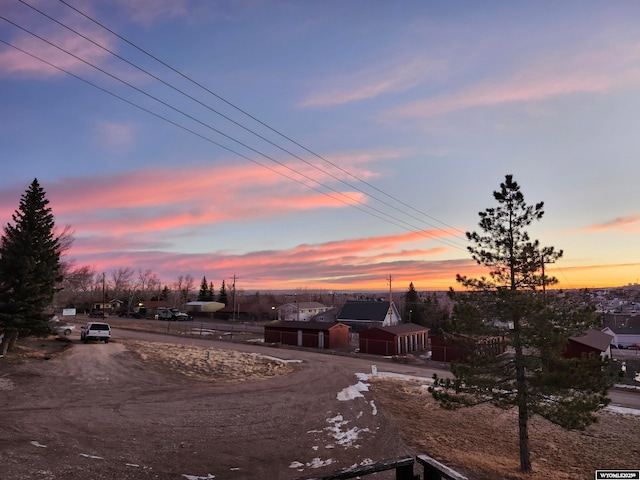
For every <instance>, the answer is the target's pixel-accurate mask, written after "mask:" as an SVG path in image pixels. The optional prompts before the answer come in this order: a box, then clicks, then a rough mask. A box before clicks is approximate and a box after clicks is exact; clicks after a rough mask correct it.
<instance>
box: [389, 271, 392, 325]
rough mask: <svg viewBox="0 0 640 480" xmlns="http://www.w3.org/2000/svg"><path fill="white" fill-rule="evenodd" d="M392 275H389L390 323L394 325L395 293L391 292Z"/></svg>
mask: <svg viewBox="0 0 640 480" xmlns="http://www.w3.org/2000/svg"><path fill="white" fill-rule="evenodd" d="M391 280H392V278H391V275H389V325H390V326H391V325H393V295H392V293H391Z"/></svg>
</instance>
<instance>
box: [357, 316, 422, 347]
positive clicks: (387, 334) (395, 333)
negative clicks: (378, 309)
mask: <svg viewBox="0 0 640 480" xmlns="http://www.w3.org/2000/svg"><path fill="white" fill-rule="evenodd" d="M358 335H359V345H360V353H371V354H374V355H406V354H407V353H411V352H417V351H420V350H426V349H427V345H428V344H429V329H428V328H427V327H423V326H421V325H416V324H415V323H400V324H398V325H392V326H390V327H376V328H369V329H367V330H361V331H360V332H359V334H358Z"/></svg>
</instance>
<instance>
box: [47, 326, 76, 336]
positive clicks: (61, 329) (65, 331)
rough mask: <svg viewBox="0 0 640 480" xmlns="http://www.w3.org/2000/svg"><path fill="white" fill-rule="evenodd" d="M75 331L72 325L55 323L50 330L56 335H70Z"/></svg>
mask: <svg viewBox="0 0 640 480" xmlns="http://www.w3.org/2000/svg"><path fill="white" fill-rule="evenodd" d="M75 329H76V326H75V325H73V324H72V323H57V324H56V325H54V326H53V327H52V330H53V332H54V333H56V334H57V335H65V336H66V335H71V332H73V331H74V330H75Z"/></svg>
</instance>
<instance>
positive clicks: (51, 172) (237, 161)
mask: <svg viewBox="0 0 640 480" xmlns="http://www.w3.org/2000/svg"><path fill="white" fill-rule="evenodd" d="M0 17H1V18H0V113H1V115H0V162H1V163H0V166H1V170H0V172H2V173H1V174H0V223H1V224H2V225H3V226H4V225H6V224H7V222H11V221H12V220H11V215H12V213H13V212H14V211H15V210H16V209H17V208H18V205H19V201H20V196H21V195H22V194H23V193H24V191H25V190H26V189H27V188H28V187H29V185H30V183H31V182H32V181H33V179H34V178H37V179H38V182H39V183H40V185H41V186H42V187H43V188H44V190H45V192H46V194H47V198H48V199H49V201H50V204H49V206H50V207H51V209H52V211H53V214H54V215H55V219H56V225H57V226H58V228H62V227H64V226H65V225H69V226H70V227H71V228H72V230H73V235H74V239H75V240H74V243H73V246H72V248H71V249H70V250H69V251H68V252H67V260H70V261H72V262H73V264H74V265H75V266H83V265H88V266H91V267H92V268H95V270H96V272H98V273H100V272H105V273H106V274H107V275H108V274H109V273H110V272H113V271H116V270H118V269H122V268H131V269H133V270H135V271H136V272H142V271H147V270H151V271H152V272H153V273H155V274H156V275H157V276H158V277H159V278H160V279H161V281H162V282H163V283H165V284H167V285H169V286H171V285H172V284H173V283H174V282H176V280H177V278H178V277H180V276H186V275H190V276H191V277H193V278H194V280H195V283H196V284H199V281H200V280H201V279H202V277H206V278H207V280H208V281H209V282H212V283H213V284H214V288H215V289H216V290H217V289H218V288H219V287H220V284H221V282H222V281H223V280H225V282H226V283H227V284H229V282H230V281H231V279H232V278H234V276H235V278H236V287H237V288H241V289H245V290H260V291H267V290H290V289H319V290H326V291H333V292H352V291H366V290H375V291H386V290H388V289H389V283H390V282H389V280H390V279H391V287H392V288H393V290H396V291H406V289H407V288H408V286H409V283H410V282H412V283H413V284H414V286H415V288H416V289H417V290H419V291H421V290H442V289H448V288H449V287H454V288H456V280H455V278H456V274H461V275H467V276H479V275H482V274H485V273H486V271H485V270H484V269H482V268H481V267H479V266H477V265H476V264H475V262H474V261H473V260H472V259H471V257H470V255H469V253H468V251H467V250H466V248H467V246H468V243H467V241H466V238H465V235H464V233H465V232H467V231H479V227H478V221H479V217H478V212H480V211H484V210H485V209H486V208H489V207H494V206H496V203H495V200H494V199H493V192H494V191H495V190H498V189H499V187H500V183H501V182H502V181H504V178H505V175H507V174H511V175H513V176H514V179H515V180H516V181H517V182H518V183H519V184H520V186H521V188H522V192H523V193H524V195H525V200H526V201H527V202H528V203H536V202H540V201H543V202H544V205H545V215H544V217H543V218H542V220H541V221H540V222H536V223H535V224H534V225H531V226H530V227H529V232H530V234H531V236H532V238H537V239H538V240H540V242H541V244H542V245H552V246H554V247H555V248H556V249H562V250H563V252H564V256H563V257H562V258H561V259H560V260H558V261H557V262H556V263H554V264H552V265H548V266H547V270H546V272H547V273H548V274H550V275H554V276H555V277H557V279H558V281H559V284H558V285H559V286H560V287H561V288H584V287H589V288H598V287H614V286H621V285H627V284H629V283H636V282H638V278H640V251H639V249H638V244H639V243H640V242H639V240H640V162H638V160H637V157H638V153H639V152H640V135H639V134H638V133H637V126H638V121H637V120H638V112H640V29H638V28H637V25H638V20H640V3H638V2H634V1H613V2H597V1H579V2H578V1H566V2H551V1H540V2H507V1H504V2H502V1H493V2H465V1H452V2H433V1H405V2H402V4H401V5H400V4H397V3H393V2H383V1H357V0H354V1H351V2H343V1H324V2H312V1H261V0H247V1H243V2H234V1H206V0H153V1H152V0H109V1H107V0H64V2H52V1H44V0H42V1H41V0H0Z"/></svg>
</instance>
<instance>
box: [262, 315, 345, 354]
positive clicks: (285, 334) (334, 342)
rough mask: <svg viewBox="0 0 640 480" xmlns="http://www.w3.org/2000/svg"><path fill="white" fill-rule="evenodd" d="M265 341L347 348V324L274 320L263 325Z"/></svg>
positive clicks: (315, 346) (298, 345) (304, 345)
mask: <svg viewBox="0 0 640 480" xmlns="http://www.w3.org/2000/svg"><path fill="white" fill-rule="evenodd" d="M264 341H265V342H266V343H282V344H283V345H295V346H297V347H309V348H324V349H326V348H334V349H335V348H347V347H348V346H349V326H348V325H344V324H342V323H336V322H287V321H280V322H274V323H271V324H269V325H265V327H264Z"/></svg>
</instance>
